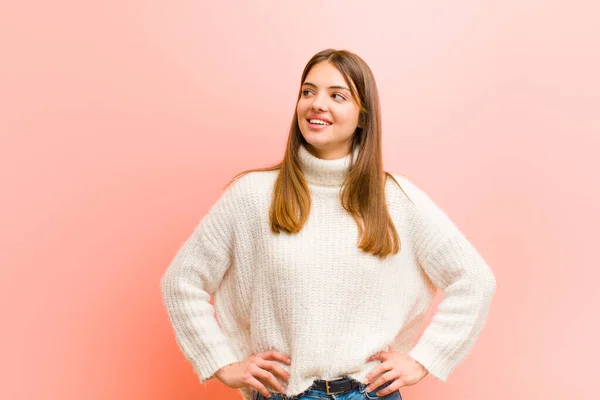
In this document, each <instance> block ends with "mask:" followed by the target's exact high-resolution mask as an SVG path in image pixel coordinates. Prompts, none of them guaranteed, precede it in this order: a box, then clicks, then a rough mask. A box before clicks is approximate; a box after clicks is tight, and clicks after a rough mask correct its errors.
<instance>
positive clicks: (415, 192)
mask: <svg viewBox="0 0 600 400" xmlns="http://www.w3.org/2000/svg"><path fill="white" fill-rule="evenodd" d="M388 188H391V189H388ZM386 189H387V190H388V192H389V193H390V194H391V195H392V196H393V197H394V198H397V197H398V196H399V197H400V198H402V199H404V200H406V201H410V202H411V203H412V204H417V203H418V202H419V201H418V200H420V199H421V198H422V197H423V196H427V195H426V194H425V192H424V191H423V190H422V189H421V188H420V187H419V186H417V184H416V183H415V182H414V181H413V180H412V179H411V178H409V177H408V176H406V175H403V174H399V173H396V172H389V175H388V177H387V179H386Z"/></svg>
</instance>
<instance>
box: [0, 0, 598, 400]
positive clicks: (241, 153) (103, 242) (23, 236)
mask: <svg viewBox="0 0 600 400" xmlns="http://www.w3.org/2000/svg"><path fill="white" fill-rule="evenodd" d="M4 3H5V4H3V5H2V7H1V8H2V11H0V48H1V49H2V51H1V58H2V61H0V187H1V190H2V195H1V197H0V202H1V203H0V204H1V206H0V221H1V223H0V225H1V226H2V230H1V232H0V266H1V269H0V285H1V288H0V301H1V304H2V305H3V311H2V313H3V318H2V320H3V326H2V329H1V330H0V339H1V340H0V355H1V356H0V357H1V359H2V366H1V367H0V368H1V370H0V374H1V376H2V381H3V382H4V383H3V384H2V385H0V398H2V399H11V400H12V399H32V400H33V399H42V398H43V399H46V400H75V399H87V400H106V399H131V400H133V399H140V400H141V399H144V400H158V399H202V398H206V399H208V398H211V397H210V395H211V394H219V397H220V398H223V399H237V398H238V395H237V392H236V391H233V390H230V389H228V388H225V387H224V386H223V385H221V384H220V383H219V382H217V381H213V382H211V383H209V384H208V385H206V386H205V385H201V384H199V383H197V380H196V378H195V376H194V375H193V372H192V370H191V367H190V366H189V365H188V364H187V363H186V362H185V361H184V360H183V357H182V355H181V353H180V352H179V350H178V348H177V347H176V343H175V340H174V337H173V334H172V331H171V328H170V326H169V324H168V321H167V316H166V312H165V311H164V309H163V307H162V303H161V300H160V292H159V279H160V276H161V275H162V273H163V272H164V270H165V268H166V266H167V265H168V263H169V261H170V260H171V258H172V257H173V255H174V252H175V251H176V250H177V248H178V247H179V245H180V244H181V243H182V241H183V240H184V239H185V238H186V237H187V236H188V234H190V233H191V229H193V227H194V226H195V224H196V223H197V221H198V220H199V219H200V217H201V216H202V215H203V213H204V212H206V210H207V208H208V207H209V205H210V204H211V203H212V202H213V201H215V200H216V198H217V197H218V196H219V195H220V193H221V189H222V187H223V186H224V185H225V183H226V182H227V181H228V180H229V179H230V178H231V177H232V176H233V175H234V174H235V173H237V172H239V171H240V170H242V169H245V168H251V167H257V166H262V165H267V164H270V163H272V162H275V161H277V160H278V159H279V158H280V157H281V155H282V154H283V146H284V143H285V140H286V135H287V132H288V126H289V123H290V121H291V117H292V113H293V110H294V101H295V96H296V93H297V88H298V83H299V81H298V80H299V77H300V73H301V71H302V68H303V66H304V64H305V63H306V61H308V59H309V58H310V56H311V55H312V54H314V53H315V52H317V51H319V50H321V49H323V48H326V47H335V48H347V49H350V50H352V51H355V52H356V53H358V54H359V55H361V56H362V57H363V58H364V59H365V60H366V61H367V62H368V63H369V64H370V65H371V67H372V69H373V71H374V73H375V75H376V77H377V80H378V85H379V88H380V91H381V100H382V107H383V122H384V130H385V131H384V144H385V154H384V156H385V164H386V168H387V169H388V170H392V171H395V172H401V173H405V174H407V175H409V176H410V177H412V179H413V180H414V181H415V182H416V183H417V184H419V185H421V186H422V187H423V188H424V189H425V190H426V191H428V192H429V193H430V194H431V196H432V197H433V198H434V199H435V200H436V201H437V202H438V203H439V204H440V205H441V206H442V207H443V208H444V209H445V210H446V211H447V212H448V214H449V215H450V216H451V217H452V218H453V219H454V220H455V221H456V222H457V223H458V224H459V225H460V226H461V228H462V229H463V231H464V232H465V233H466V234H467V235H468V236H469V237H470V238H471V239H472V241H473V242H474V243H475V245H476V246H477V247H478V249H479V250H480V251H481V253H482V254H483V255H484V257H485V258H486V259H487V260H488V261H489V263H490V264H491V266H492V268H493V270H494V272H495V274H496V277H497V281H498V291H497V294H496V296H495V299H494V302H493V304H492V310H491V313H490V316H489V319H488V323H487V325H486V328H485V329H484V331H483V333H482V335H481V337H480V340H479V341H478V342H477V344H476V346H475V347H474V349H473V351H472V353H471V355H470V357H469V358H468V359H467V360H466V361H465V362H464V364H462V365H461V366H460V367H459V368H458V369H457V370H456V371H455V373H454V375H453V376H452V377H451V379H450V381H449V382H448V383H447V384H442V383H439V382H437V381H436V380H435V379H434V378H431V377H428V378H426V379H425V380H423V381H422V382H420V383H419V384H418V385H416V386H413V387H410V388H406V389H404V390H403V394H404V397H405V398H406V399H434V398H443V399H446V400H452V399H456V400H459V399H460V400H467V399H473V400H480V399H486V400H496V399H498V400H500V399H502V400H504V399H508V398H510V399H519V400H525V399H546V398H554V399H566V398H570V399H590V398H596V397H597V394H596V395H595V394H594V393H596V392H597V388H596V387H595V385H594V383H595V382H596V381H597V377H596V374H597V370H598V368H597V365H596V364H597V359H598V356H599V355H600V351H599V347H600V346H599V345H598V337H599V336H600V335H599V333H600V330H599V329H598V328H599V326H598V322H597V317H593V315H596V314H597V309H598V306H599V305H600V304H599V303H600V301H599V300H600V296H599V294H598V293H599V291H598V290H597V288H596V282H597V281H598V278H600V274H599V272H598V269H597V267H598V255H597V252H596V250H597V249H598V244H597V243H596V242H597V239H598V233H597V232H598V224H599V223H600V215H599V214H600V213H599V212H598V203H599V201H600V179H598V176H597V174H598V171H600V162H599V161H598V160H599V157H598V155H597V154H596V153H597V151H598V149H600V117H599V110H600V95H599V93H600V91H599V90H600V78H599V74H598V71H600V56H599V55H600V52H599V51H598V49H599V48H600V45H599V43H598V38H599V37H600V25H598V22H597V16H598V14H599V12H600V7H599V6H598V5H596V2H592V1H588V2H585V1H572V2H568V3H567V2H564V1H563V2H560V1H553V0H545V1H541V0H538V1H534V0H521V1H516V0H512V1H503V2H498V1H492V0H486V1H483V0H480V1H475V0H452V1H450V0H440V1H436V2H425V3H423V2H421V3H419V4H417V3H415V2H395V1H393V2H392V1H389V2H387V4H385V5H381V4H380V3H381V2H371V3H370V4H372V5H370V6H369V7H368V8H367V6H366V2H358V1H353V2H348V1H339V2H320V1H303V2H279V1H273V0H268V1H267V0H262V1H254V2H235V1H230V2H203V1H182V2H175V3H172V4H171V5H167V3H165V2H148V1H131V0H129V1H127V0H122V1H108V2H92V3H90V2H81V1H64V0H63V1H57V2H56V1H55V2H39V3H38V4H34V3H33V2H28V1H21V2H4ZM250 3H252V4H253V5H248V4H250ZM375 4H377V5H375Z"/></svg>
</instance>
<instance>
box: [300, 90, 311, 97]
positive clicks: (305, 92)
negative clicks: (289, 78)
mask: <svg viewBox="0 0 600 400" xmlns="http://www.w3.org/2000/svg"><path fill="white" fill-rule="evenodd" d="M308 93H310V90H308V89H304V90H303V91H302V95H303V96H308Z"/></svg>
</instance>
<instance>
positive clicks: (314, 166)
mask: <svg viewBox="0 0 600 400" xmlns="http://www.w3.org/2000/svg"><path fill="white" fill-rule="evenodd" d="M358 152H359V148H358V146H357V147H356V148H355V149H354V151H353V152H350V153H349V154H347V155H345V156H343V157H341V158H335V159H332V160H326V159H322V158H319V157H316V156H314V155H312V154H311V153H310V152H309V151H308V149H307V148H306V145H305V144H301V145H300V148H299V149H298V156H299V158H300V167H301V168H302V173H303V174H304V177H305V178H306V180H307V181H308V183H309V184H312V185H317V186H341V185H342V183H344V179H345V178H346V175H348V172H350V166H351V164H352V163H355V162H356V159H357V157H358Z"/></svg>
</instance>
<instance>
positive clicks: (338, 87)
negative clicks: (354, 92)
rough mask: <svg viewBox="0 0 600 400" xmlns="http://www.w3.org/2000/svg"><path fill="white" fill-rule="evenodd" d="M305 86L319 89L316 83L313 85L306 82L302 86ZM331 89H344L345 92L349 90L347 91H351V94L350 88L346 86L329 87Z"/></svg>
mask: <svg viewBox="0 0 600 400" xmlns="http://www.w3.org/2000/svg"><path fill="white" fill-rule="evenodd" d="M304 85H306V86H312V87H315V88H316V87H317V85H315V84H314V83H311V82H304V83H303V84H302V86H304ZM329 89H344V90H347V91H349V92H350V89H348V88H347V87H345V86H335V85H334V86H329Z"/></svg>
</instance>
